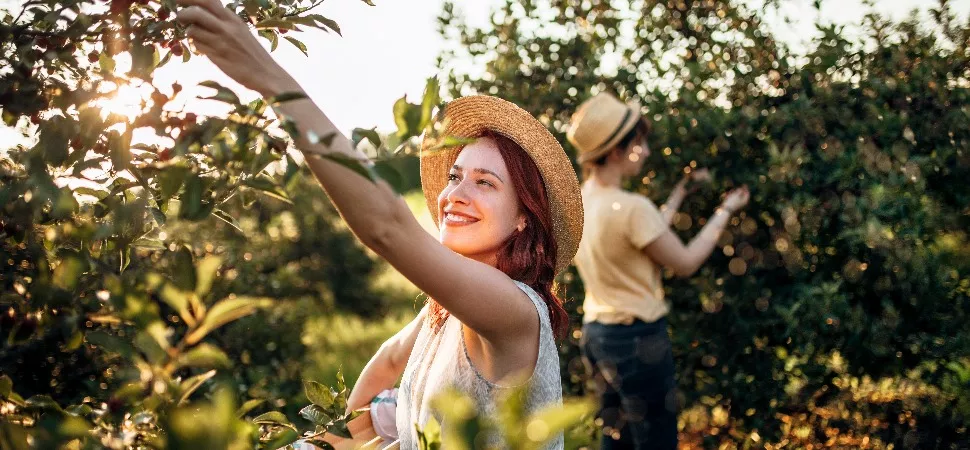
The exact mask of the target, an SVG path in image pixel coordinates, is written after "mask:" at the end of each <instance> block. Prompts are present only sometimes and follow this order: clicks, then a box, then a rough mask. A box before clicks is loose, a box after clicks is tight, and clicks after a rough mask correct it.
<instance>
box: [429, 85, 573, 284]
mask: <svg viewBox="0 0 970 450" xmlns="http://www.w3.org/2000/svg"><path fill="white" fill-rule="evenodd" d="M438 120H439V121H440V122H441V124H443V125H444V129H442V130H440V132H439V133H438V136H440V137H442V138H443V137H446V136H454V137H459V138H472V137H476V136H479V135H481V133H482V132H483V131H486V130H491V131H493V132H495V133H498V134H501V135H503V136H505V137H507V138H509V139H511V140H513V141H514V142H515V143H516V144H519V146H520V147H522V149H523V150H525V152H526V153H528V154H529V156H530V157H531V158H532V160H533V161H534V162H535V164H536V167H538V168H539V173H540V174H542V181H543V182H544V183H545V186H546V193H547V195H548V196H549V211H550V212H551V214H552V227H553V233H554V234H555V239H556V246H557V247H558V251H557V255H556V273H559V272H561V271H562V270H563V269H565V268H566V267H568V266H569V263H570V261H572V259H573V256H575V255H576V250H577V249H578V248H579V240H580V238H581V237H582V235H583V198H582V195H581V194H580V191H579V181H578V180H577V178H576V172H575V171H574V170H573V166H572V164H571V163H570V162H569V157H567V156H566V152H565V151H563V149H562V146H561V145H559V141H557V140H556V138H555V137H553V136H552V134H551V133H549V130H547V129H546V127H544V126H543V125H542V124H541V123H539V121H538V120H536V119H535V118H534V117H532V114H529V113H528V112H526V111H525V110H523V109H522V108H519V107H518V106H516V105H515V104H513V103H510V102H507V101H505V100H502V99H500V98H495V97H490V96H487V95H475V96H470V97H462V98H459V99H457V100H454V101H452V102H451V103H449V104H448V105H447V106H446V107H445V109H444V115H443V117H440V116H439V118H438ZM437 145H438V140H437V139H436V138H433V137H429V136H428V135H427V134H425V138H424V141H423V142H422V143H421V148H422V151H421V186H422V188H423V189H424V199H425V201H426V202H427V203H428V209H429V210H430V211H431V217H432V218H433V219H434V222H435V225H436V226H437V225H438V194H440V193H441V191H442V190H443V189H444V188H445V186H446V185H447V184H448V172H449V171H450V170H451V167H452V166H453V165H454V164H455V160H456V159H457V158H458V153H459V152H460V151H461V147H451V148H444V149H435V147H436V146H437Z"/></svg>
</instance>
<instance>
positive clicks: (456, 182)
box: [438, 137, 525, 266]
mask: <svg viewBox="0 0 970 450" xmlns="http://www.w3.org/2000/svg"><path fill="white" fill-rule="evenodd" d="M438 222H439V223H438V231H439V234H438V239H439V240H440V241H441V243H442V244H444V245H445V246H446V247H448V248H450V249H451V250H453V251H455V252H457V253H459V254H461V255H464V256H467V257H469V258H472V259H475V260H477V261H482V262H484V263H486V264H490V265H493V266H494V265H495V264H496V254H497V253H498V251H499V249H500V248H501V247H502V245H503V244H504V243H505V242H506V241H507V240H508V239H509V237H510V236H511V235H512V233H514V232H516V231H518V230H520V229H521V228H523V227H524V226H525V215H524V214H523V213H521V208H520V205H519V200H518V197H517V195H516V192H515V186H513V184H512V181H511V179H510V177H509V171H508V167H507V166H506V164H505V160H504V159H503V158H502V155H501V153H500V152H499V149H498V146H497V145H496V143H495V141H494V140H493V139H492V138H488V137H484V138H480V139H478V140H476V141H475V142H473V143H471V144H468V145H466V146H465V148H464V149H462V151H461V153H459V154H458V158H457V159H456V160H455V164H454V166H453V167H452V168H451V171H450V172H449V174H448V185H447V186H445V188H444V190H442V191H441V194H439V195H438Z"/></svg>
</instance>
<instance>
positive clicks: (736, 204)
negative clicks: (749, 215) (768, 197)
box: [721, 185, 751, 214]
mask: <svg viewBox="0 0 970 450" xmlns="http://www.w3.org/2000/svg"><path fill="white" fill-rule="evenodd" d="M750 199H751V192H749V191H748V186H747V185H744V186H741V187H739V188H736V189H732V190H731V191H730V192H728V193H727V195H726V196H725V197H724V201H723V202H721V207H722V208H724V209H726V210H728V212H730V213H731V214H734V213H736V212H738V211H740V210H741V209H742V208H744V207H745V206H746V205H747V204H748V200H750Z"/></svg>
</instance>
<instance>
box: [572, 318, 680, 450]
mask: <svg viewBox="0 0 970 450" xmlns="http://www.w3.org/2000/svg"><path fill="white" fill-rule="evenodd" d="M580 345H581V347H582V351H583V361H584V362H585V363H586V367H587V369H588V370H590V371H591V372H592V374H593V379H594V381H595V383H596V387H597V389H598V390H599V392H598V393H599V395H600V401H601V407H600V412H599V414H598V418H599V419H601V420H602V421H603V440H602V441H601V447H600V448H602V449H604V450H608V449H676V448H677V409H678V400H677V392H676V382H675V380H674V357H673V353H672V351H671V346H670V337H669V336H668V335H667V320H666V319H665V318H661V319H660V320H657V321H656V322H651V323H646V322H643V321H641V320H637V321H635V322H634V323H633V324H631V325H604V324H600V323H595V322H593V323H588V324H586V325H584V326H583V338H582V340H581V342H580Z"/></svg>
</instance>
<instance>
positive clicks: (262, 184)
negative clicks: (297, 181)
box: [242, 174, 291, 203]
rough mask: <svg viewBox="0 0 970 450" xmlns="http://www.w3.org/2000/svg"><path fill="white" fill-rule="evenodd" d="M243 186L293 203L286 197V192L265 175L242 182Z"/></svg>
mask: <svg viewBox="0 0 970 450" xmlns="http://www.w3.org/2000/svg"><path fill="white" fill-rule="evenodd" d="M242 185H243V186H245V187H248V188H252V189H256V190H258V191H260V192H262V193H264V194H266V195H269V196H270V197H273V198H276V199H278V200H283V201H285V202H287V203H291V201H290V199H289V197H288V196H287V195H286V191H284V190H283V189H281V188H280V187H279V186H277V185H276V183H275V182H274V181H273V179H272V178H270V177H268V176H266V175H264V174H260V175H257V176H255V177H253V178H250V179H247V180H245V181H243V182H242Z"/></svg>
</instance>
